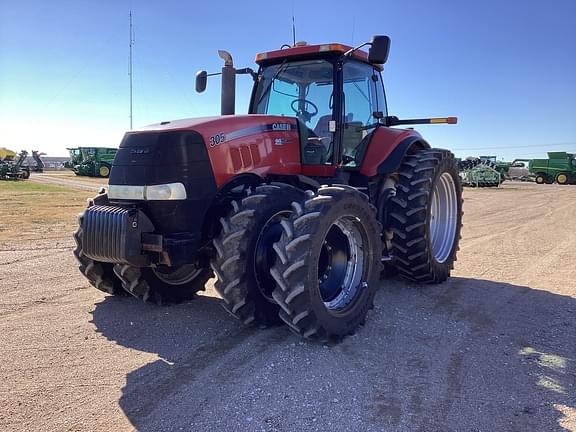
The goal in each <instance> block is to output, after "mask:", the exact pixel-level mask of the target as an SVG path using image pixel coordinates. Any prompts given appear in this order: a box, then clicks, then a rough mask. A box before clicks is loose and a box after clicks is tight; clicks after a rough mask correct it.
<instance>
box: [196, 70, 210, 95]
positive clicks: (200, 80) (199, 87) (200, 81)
mask: <svg viewBox="0 0 576 432" xmlns="http://www.w3.org/2000/svg"><path fill="white" fill-rule="evenodd" d="M207 82H208V72H206V71H198V73H196V91H197V92H198V93H202V92H203V91H204V90H206V83H207Z"/></svg>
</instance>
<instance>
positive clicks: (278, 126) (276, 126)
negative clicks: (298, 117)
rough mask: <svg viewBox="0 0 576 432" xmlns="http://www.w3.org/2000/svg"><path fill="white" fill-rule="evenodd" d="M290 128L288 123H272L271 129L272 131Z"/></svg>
mask: <svg viewBox="0 0 576 432" xmlns="http://www.w3.org/2000/svg"><path fill="white" fill-rule="evenodd" d="M291 129H292V125H291V124H290V123H272V130H274V131H289V130H291Z"/></svg>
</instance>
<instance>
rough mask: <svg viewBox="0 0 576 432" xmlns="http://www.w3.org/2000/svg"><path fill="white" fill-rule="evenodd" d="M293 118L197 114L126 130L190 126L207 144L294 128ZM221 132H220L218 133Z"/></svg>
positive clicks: (146, 130)
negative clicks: (197, 115)
mask: <svg viewBox="0 0 576 432" xmlns="http://www.w3.org/2000/svg"><path fill="white" fill-rule="evenodd" d="M296 122H297V120H296V118H295V117H284V116H270V115H264V114H247V115H230V116H218V117H200V118H192V119H182V120H174V121H166V122H161V123H157V124H153V125H149V126H145V127H144V128H142V129H140V130H137V131H133V132H128V134H133V133H145V132H153V131H154V132H161V131H176V130H178V131H181V130H194V131H195V132H198V133H199V134H201V135H202V136H203V138H204V140H205V141H206V143H207V144H208V146H209V147H214V146H217V145H220V144H221V143H222V142H223V141H222V140H221V139H218V138H224V141H233V140H236V139H238V138H244V137H247V136H250V135H255V134H259V133H265V132H286V131H296V130H297V126H296ZM222 135H224V136H223V137H222Z"/></svg>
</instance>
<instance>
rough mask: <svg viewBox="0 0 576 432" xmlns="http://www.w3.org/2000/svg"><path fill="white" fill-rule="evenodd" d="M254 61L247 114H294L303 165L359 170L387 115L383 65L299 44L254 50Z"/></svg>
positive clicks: (334, 48)
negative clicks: (255, 67)
mask: <svg viewBox="0 0 576 432" xmlns="http://www.w3.org/2000/svg"><path fill="white" fill-rule="evenodd" d="M347 53H351V54H347ZM256 62H257V63H258V64H259V66H260V69H259V71H258V74H257V78H256V82H255V85H254V89H253V92H252V99H251V103H250V108H249V113H250V114H266V115H280V116H289V117H296V119H297V120H298V125H299V133H300V145H301V155H302V164H304V165H332V164H338V165H340V164H341V165H342V166H343V167H345V168H351V169H355V168H358V167H359V165H360V163H361V160H362V157H363V153H364V151H365V149H366V144H367V142H368V141H369V136H370V134H371V132H372V131H373V130H374V129H375V128H376V127H377V126H378V125H379V124H380V120H381V119H383V118H385V117H386V115H387V110H386V97H385V94H384V86H383V82H382V77H381V75H380V71H381V70H382V67H381V66H380V65H379V64H371V63H370V62H369V61H368V56H367V55H366V54H365V53H363V52H360V51H354V49H353V48H352V47H349V46H346V45H341V44H328V45H313V46H307V45H302V44H300V45H299V46H296V47H294V48H288V49H283V50H278V51H273V52H269V53H263V54H258V55H257V56H256Z"/></svg>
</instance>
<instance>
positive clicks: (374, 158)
mask: <svg viewBox="0 0 576 432" xmlns="http://www.w3.org/2000/svg"><path fill="white" fill-rule="evenodd" d="M409 137H418V138H422V136H421V135H420V134H419V133H418V132H416V131H415V130H412V129H394V128H387V127H379V128H378V129H376V130H375V131H374V136H373V137H372V140H371V141H370V144H369V145H368V150H367V151H366V155H365V156H364V163H363V164H362V168H361V169H360V173H362V174H364V175H365V176H368V177H372V176H375V175H377V174H378V165H380V164H381V163H382V162H383V161H384V160H386V159H387V158H388V156H390V153H392V151H393V150H394V149H395V148H396V147H397V146H398V144H400V142H401V141H403V140H404V139H406V138H409Z"/></svg>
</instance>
